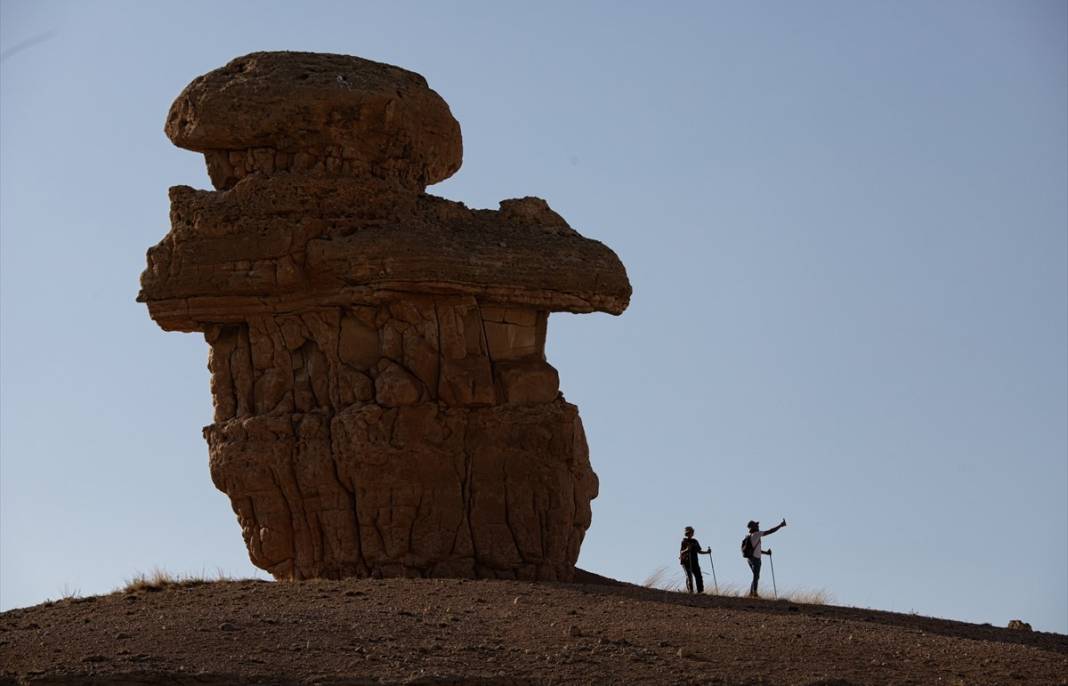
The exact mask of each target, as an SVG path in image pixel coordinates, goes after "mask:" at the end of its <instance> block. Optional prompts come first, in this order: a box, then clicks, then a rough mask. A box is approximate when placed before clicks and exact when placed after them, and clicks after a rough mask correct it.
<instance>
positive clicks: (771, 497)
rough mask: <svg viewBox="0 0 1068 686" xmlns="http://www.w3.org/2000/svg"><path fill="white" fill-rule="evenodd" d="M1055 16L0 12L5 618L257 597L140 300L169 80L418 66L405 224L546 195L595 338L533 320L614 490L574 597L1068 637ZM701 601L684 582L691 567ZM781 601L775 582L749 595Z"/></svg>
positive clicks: (129, 5) (9, 8)
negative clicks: (176, 594) (686, 552)
mask: <svg viewBox="0 0 1068 686" xmlns="http://www.w3.org/2000/svg"><path fill="white" fill-rule="evenodd" d="M1066 7H1068V4H1066V3H1064V2H1063V1H1061V0H1050V1H1042V0H1021V1H1018V2H1012V1H1009V0H1003V1H1000V2H986V1H983V0H966V1H953V0H947V1H941V2H907V1H902V2H882V1H880V2H876V1H870V0H869V1H854V0H848V1H845V0H843V1H840V2H827V1H823V2H819V1H817V2H806V3H797V2H786V1H783V2H734V3H727V2H670V3H662V2H657V3H654V2H646V3H627V2H607V1H606V2H560V3H553V2H538V3H530V2H527V3H501V2H422V3H404V2H391V3H382V2H338V3H314V2H302V3H296V2H293V3H281V2H256V3H248V2H210V3H205V2H188V1H183V2H124V3H119V2H70V3H62V2H48V1H34V2H30V1H26V0H0V50H2V53H3V60H2V63H0V313H2V322H0V324H2V326H0V363H2V365H0V380H2V391H0V412H2V414H0V420H2V427H0V428H2V431H0V607H3V608H10V607H15V606H23V605H29V604H34V603H38V602H40V601H42V600H44V599H45V598H47V597H56V596H59V595H61V594H63V593H64V592H65V591H67V592H70V591H75V590H77V591H80V592H81V593H82V594H90V593H101V592H107V591H110V590H111V589H113V588H114V587H116V586H118V585H121V584H122V583H123V581H124V580H125V579H127V578H129V577H130V576H132V575H133V574H134V573H136V572H138V571H147V570H150V569H151V568H152V567H155V566H160V567H163V568H166V569H168V570H170V571H172V572H175V573H195V574H199V573H202V572H206V573H208V574H213V573H215V571H216V570H217V569H222V570H223V571H225V572H227V573H229V574H232V575H240V576H244V575H252V574H254V573H256V570H255V569H254V568H253V567H252V566H251V565H250V563H249V562H248V560H247V557H246V552H245V549H244V546H243V544H242V541H241V536H240V531H239V529H238V525H237V522H236V519H235V517H234V515H233V513H232V512H231V510H230V506H229V503H228V501H227V499H226V497H225V496H224V495H223V494H222V493H220V492H218V491H216V490H215V488H214V487H213V486H212V484H211V480H210V478H209V474H208V464H207V447H206V445H205V444H204V442H203V439H202V438H201V435H200V428H201V427H202V426H203V425H205V424H207V423H209V422H210V421H211V400H210V394H209V387H208V372H207V369H206V360H207V352H208V349H207V345H206V344H205V342H204V341H203V338H201V337H200V336H198V335H193V334H186V335H183V334H176V333H164V332H163V331H162V330H160V329H159V328H158V327H157V326H156V325H155V324H154V323H153V322H152V321H151V320H150V319H149V318H148V314H147V312H146V310H145V308H144V306H143V305H139V304H137V303H136V302H134V297H135V296H136V294H137V290H138V275H139V273H140V272H141V270H142V269H143V268H144V265H145V250H146V248H148V247H149V246H150V245H153V244H155V243H156V242H157V241H159V240H160V238H161V237H162V236H163V235H164V234H165V233H166V232H167V229H168V206H167V188H168V186H171V185H176V184H189V185H193V186H197V187H202V188H207V187H209V183H208V179H207V174H206V172H205V168H204V163H203V158H202V157H201V156H200V155H197V154H194V153H191V152H188V151H183V150H179V149H178V148H175V147H173V146H172V145H171V144H170V142H169V141H168V140H167V139H166V137H165V136H164V135H163V131H162V129H163V121H164V116H165V114H166V112H167V108H168V107H169V105H170V103H171V101H172V100H173V99H174V98H175V96H177V95H178V93H179V92H180V91H181V89H182V88H183V87H184V86H185V85H186V84H187V83H188V82H189V81H190V80H192V79H193V78H194V77H195V76H197V75H199V74H202V73H204V72H206V71H209V70H211V69H213V68H215V67H218V66H221V65H222V64H224V63H226V62H227V61H229V60H230V59H231V58H233V57H236V56H238V55H242V54H244V53H248V52H252V51H256V50H280V49H291V50H311V51H321V52H338V53H349V54H356V55H360V56H363V57H367V58H371V59H375V60H379V61H384V62H389V63H393V64H397V65H400V66H402V67H405V68H408V69H412V70H414V71H417V72H419V73H421V74H423V75H425V76H426V77H427V79H428V80H429V82H430V85H431V87H433V88H434V89H435V90H437V91H438V92H439V93H440V94H441V95H442V96H443V97H444V98H445V99H446V100H447V101H448V102H449V104H450V105H451V107H452V111H453V113H454V114H455V116H456V117H457V119H458V120H459V121H460V123H461V126H462V127H463V132H464V148H465V151H464V164H463V168H462V169H460V171H459V172H458V173H457V174H456V176H455V177H453V178H452V179H450V180H448V181H446V182H444V183H441V184H439V185H437V186H435V187H432V188H431V189H430V190H431V192H434V193H437V194H440V195H444V196H446V197H449V198H453V199H457V200H463V201H464V202H466V203H467V204H468V205H470V206H473V207H496V203H497V202H498V201H499V200H501V199H504V198H510V197H520V196H524V195H537V196H541V197H544V198H546V199H547V200H548V201H549V203H550V204H551V205H552V207H553V208H554V209H556V210H557V211H558V212H559V213H560V214H562V215H563V216H564V217H565V218H567V219H568V220H569V221H570V223H571V224H572V226H574V227H575V228H577V229H579V230H580V231H581V232H582V233H584V234H585V235H587V236H590V237H593V238H597V239H599V240H602V241H604V242H605V243H607V244H608V245H609V246H611V247H612V248H614V249H615V250H616V252H617V253H618V254H619V255H620V257H621V258H622V260H623V262H624V263H625V264H626V266H627V268H628V271H629V274H630V278H631V281H632V283H633V285H634V298H633V301H632V304H631V307H630V309H629V310H628V311H627V312H626V313H624V314H623V315H622V316H621V317H618V318H617V317H611V316H608V315H600V314H598V315H582V316H575V315H554V316H553V317H552V318H551V319H550V325H549V347H548V351H547V352H548V356H549V361H550V362H551V363H553V364H554V365H555V366H556V367H557V368H558V369H559V370H560V376H561V384H562V389H563V391H564V393H565V395H566V396H567V398H568V399H569V400H570V401H572V402H575V403H576V404H578V406H579V408H580V410H581V413H582V417H583V420H584V422H585V425H586V429H587V434H588V437H589V443H590V451H591V459H592V462H593V466H594V469H595V470H596V471H597V473H598V474H599V475H600V479H601V495H600V497H599V498H598V499H597V500H596V501H594V504H593V526H592V527H591V529H590V530H589V532H588V534H587V537H586V543H585V545H584V546H583V549H582V556H581V558H580V565H581V566H583V567H585V568H587V569H591V570H593V571H597V572H600V573H602V574H606V575H609V576H613V577H616V578H619V579H624V580H628V581H636V582H641V581H642V580H644V579H645V578H646V577H647V576H648V575H649V574H650V573H652V572H653V571H655V570H656V569H657V568H659V567H662V566H667V567H668V568H669V570H670V572H671V573H672V574H677V573H678V572H677V569H678V566H677V558H676V554H677V550H678V548H677V546H678V541H679V538H680V537H681V533H682V528H683V526H685V525H687V524H691V525H693V526H694V527H696V529H697V537H698V538H699V539H700V541H701V543H702V544H705V545H711V546H712V548H713V549H714V551H715V552H716V558H715V562H716V572H717V574H718V577H719V581H720V582H721V583H725V582H730V583H735V584H741V583H744V582H746V580H747V577H748V568H747V567H746V565H745V562H744V560H743V559H742V558H741V556H740V554H739V552H738V542H739V541H740V539H741V537H742V535H743V533H744V528H745V523H746V521H747V520H749V519H751V518H754V519H759V520H760V521H761V522H762V523H763V524H764V525H765V527H767V526H770V525H771V524H773V523H775V522H776V521H777V520H778V519H779V518H780V517H786V518H788V520H789V522H790V526H789V527H788V528H787V529H785V530H783V531H782V532H780V533H778V534H776V535H775V536H774V537H773V538H770V539H768V543H767V545H769V546H770V547H772V548H773V549H774V550H775V553H776V555H775V563H776V570H775V571H776V574H777V581H778V584H779V586H780V588H782V587H797V588H814V589H826V590H827V591H828V592H829V593H830V594H831V595H832V596H833V597H834V599H835V600H836V601H837V602H839V603H842V604H848V605H859V606H869V607H875V608H882V609H891V610H900V611H915V612H918V613H921V614H927V615H936V616H943V617H951V618H957V619H964V620H970V621H976V622H991V623H993V624H997V625H1004V624H1005V623H1006V622H1007V621H1008V620H1010V619H1013V618H1020V619H1023V620H1025V621H1029V622H1031V623H1032V624H1033V625H1034V626H1035V627H1036V628H1040V629H1045V630H1054V631H1059V632H1068V543H1066V541H1068V534H1066V531H1065V530H1066V527H1068V86H1066V84H1068V38H1066V36H1068V16H1066ZM706 573H707V571H706ZM766 581H770V579H766Z"/></svg>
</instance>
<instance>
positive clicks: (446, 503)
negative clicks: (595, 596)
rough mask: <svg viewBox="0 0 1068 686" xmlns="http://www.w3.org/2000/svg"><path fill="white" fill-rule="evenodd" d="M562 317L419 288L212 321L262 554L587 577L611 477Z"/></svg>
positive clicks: (217, 430) (335, 567)
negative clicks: (554, 357) (581, 407)
mask: <svg viewBox="0 0 1068 686" xmlns="http://www.w3.org/2000/svg"><path fill="white" fill-rule="evenodd" d="M546 320H547V313H545V312H542V311H536V310H532V309H523V308H503V307H496V306H491V305H483V304H480V303H479V302H477V301H476V300H475V299H474V298H463V297H458V298H429V297H406V298H403V299H397V300H394V301H392V302H388V303H385V304H378V305H354V306H351V307H336V308H326V309H321V310H315V311H311V312H304V313H300V314H292V315H277V316H270V317H267V316H265V317H256V318H252V319H249V320H248V321H247V322H246V323H245V324H228V325H219V326H214V327H211V328H209V330H208V331H207V334H206V337H207V339H208V342H209V343H210V344H211V357H210V362H209V368H210V370H211V372H212V395H213V398H214V401H215V423H214V424H212V425H211V426H209V427H207V428H206V429H205V431H204V434H205V437H206V438H207V441H208V444H209V448H210V454H211V473H212V478H213V480H214V482H215V484H216V486H217V487H218V488H219V489H220V490H222V491H224V492H225V493H226V494H227V495H228V496H229V497H230V499H231V502H232V504H233V507H234V511H235V512H236V513H237V515H238V519H239V521H240V523H241V528H242V532H243V535H244V538H245V542H246V544H247V546H248V549H249V554H250V557H251V559H252V562H253V563H254V564H256V565H257V566H259V567H261V568H263V569H266V570H268V571H269V572H271V573H272V574H273V575H274V576H275V577H277V578H297V579H300V578H308V577H327V578H340V577H345V576H449V577H484V578H504V579H545V580H569V579H571V577H572V575H573V573H574V565H575V561H576V560H577V558H578V553H579V548H580V546H581V543H582V538H583V536H584V534H585V531H586V529H587V528H588V527H589V525H590V501H591V500H592V499H593V498H594V497H596V495H597V477H596V475H595V474H594V473H593V470H592V469H591V467H590V463H589V456H588V450H587V446H586V440H585V436H584V434H583V430H582V423H581V421H580V419H579V416H578V410H577V408H575V406H574V405H571V404H569V403H567V402H565V401H564V400H563V398H562V396H561V395H560V394H559V390H558V378H557V374H556V370H555V369H553V368H552V367H551V366H550V365H549V364H548V363H546V362H545V359H544V341H545V328H546Z"/></svg>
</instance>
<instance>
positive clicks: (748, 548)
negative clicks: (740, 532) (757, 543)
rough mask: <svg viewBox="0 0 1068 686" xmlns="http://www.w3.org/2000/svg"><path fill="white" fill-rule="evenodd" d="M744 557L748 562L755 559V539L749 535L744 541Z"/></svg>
mask: <svg viewBox="0 0 1068 686" xmlns="http://www.w3.org/2000/svg"><path fill="white" fill-rule="evenodd" d="M742 557H744V558H745V559H747V560H748V559H749V558H751V557H753V539H752V538H751V537H750V536H749V534H746V535H745V538H743V539H742Z"/></svg>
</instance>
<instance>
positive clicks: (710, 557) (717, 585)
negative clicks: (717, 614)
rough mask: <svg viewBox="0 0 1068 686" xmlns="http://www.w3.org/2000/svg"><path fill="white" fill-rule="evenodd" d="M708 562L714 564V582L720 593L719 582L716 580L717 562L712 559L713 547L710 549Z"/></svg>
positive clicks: (717, 591)
mask: <svg viewBox="0 0 1068 686" xmlns="http://www.w3.org/2000/svg"><path fill="white" fill-rule="evenodd" d="M708 564H710V565H712V583H714V584H715V585H716V595H719V582H718V581H716V563H715V562H713V561H712V549H711V548H709V549H708Z"/></svg>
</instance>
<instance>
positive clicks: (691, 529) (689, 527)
mask: <svg viewBox="0 0 1068 686" xmlns="http://www.w3.org/2000/svg"><path fill="white" fill-rule="evenodd" d="M683 530H684V531H689V532H690V533H693V527H692V526H688V527H686V528H685V529H683Z"/></svg>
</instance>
